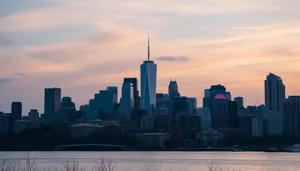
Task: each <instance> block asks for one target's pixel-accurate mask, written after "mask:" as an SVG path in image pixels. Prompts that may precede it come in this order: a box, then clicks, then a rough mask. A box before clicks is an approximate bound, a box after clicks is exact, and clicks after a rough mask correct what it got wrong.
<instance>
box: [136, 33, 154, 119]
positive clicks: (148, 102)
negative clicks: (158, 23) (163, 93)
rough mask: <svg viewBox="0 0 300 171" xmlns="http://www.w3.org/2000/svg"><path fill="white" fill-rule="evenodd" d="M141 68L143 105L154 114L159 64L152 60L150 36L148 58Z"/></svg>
mask: <svg viewBox="0 0 300 171" xmlns="http://www.w3.org/2000/svg"><path fill="white" fill-rule="evenodd" d="M140 69H141V107H142V108H143V109H146V110H147V111H148V113H149V114H153V109H154V108H155V106H156V76H157V75H156V74H157V65H156V64H155V63H154V62H153V61H151V60H150V46H149V38H148V59H147V60H146V61H144V63H143V64H142V65H141V67H140Z"/></svg>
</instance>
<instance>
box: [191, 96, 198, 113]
mask: <svg viewBox="0 0 300 171" xmlns="http://www.w3.org/2000/svg"><path fill="white" fill-rule="evenodd" d="M189 106H190V109H189V110H190V112H191V114H192V115H196V114H197V108H198V107H197V98H195V97H189Z"/></svg>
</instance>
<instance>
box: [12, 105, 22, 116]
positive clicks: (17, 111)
mask: <svg viewBox="0 0 300 171" xmlns="http://www.w3.org/2000/svg"><path fill="white" fill-rule="evenodd" d="M11 114H12V117H13V119H14V121H17V120H21V118H22V102H12V104H11Z"/></svg>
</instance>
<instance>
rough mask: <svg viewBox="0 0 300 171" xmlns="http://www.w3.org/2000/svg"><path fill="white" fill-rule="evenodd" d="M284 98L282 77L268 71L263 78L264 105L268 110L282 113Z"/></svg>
mask: <svg viewBox="0 0 300 171" xmlns="http://www.w3.org/2000/svg"><path fill="white" fill-rule="evenodd" d="M284 100H285V85H284V84H283V82H282V79H281V78H280V77H279V76H277V75H275V74H272V73H270V74H269V75H267V78H266V80H265V105H266V107H267V109H268V110H270V111H277V112H278V113H280V114H283V111H284Z"/></svg>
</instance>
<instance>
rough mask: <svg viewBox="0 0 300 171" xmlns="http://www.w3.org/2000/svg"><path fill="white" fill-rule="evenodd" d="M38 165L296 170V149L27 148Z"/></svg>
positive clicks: (299, 167)
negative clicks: (106, 162) (104, 162)
mask: <svg viewBox="0 0 300 171" xmlns="http://www.w3.org/2000/svg"><path fill="white" fill-rule="evenodd" d="M30 156H31V157H32V158H34V159H35V162H36V164H37V165H38V167H39V168H43V169H44V168H53V167H58V168H60V167H61V166H62V164H63V163H64V162H67V161H72V160H76V161H78V162H79V163H80V166H81V167H82V168H85V169H87V170H90V169H91V168H92V167H93V163H94V162H96V161H99V160H101V158H111V160H112V161H113V162H114V164H115V165H116V169H115V170H116V171H170V170H171V171H202V170H203V171H207V170H208V167H209V166H213V167H220V168H223V169H224V168H225V169H227V168H228V169H233V168H235V169H241V171H262V169H264V171H300V153H264V152H30ZM24 158H25V153H24V152H0V160H2V159H5V160H10V161H19V160H24Z"/></svg>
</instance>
